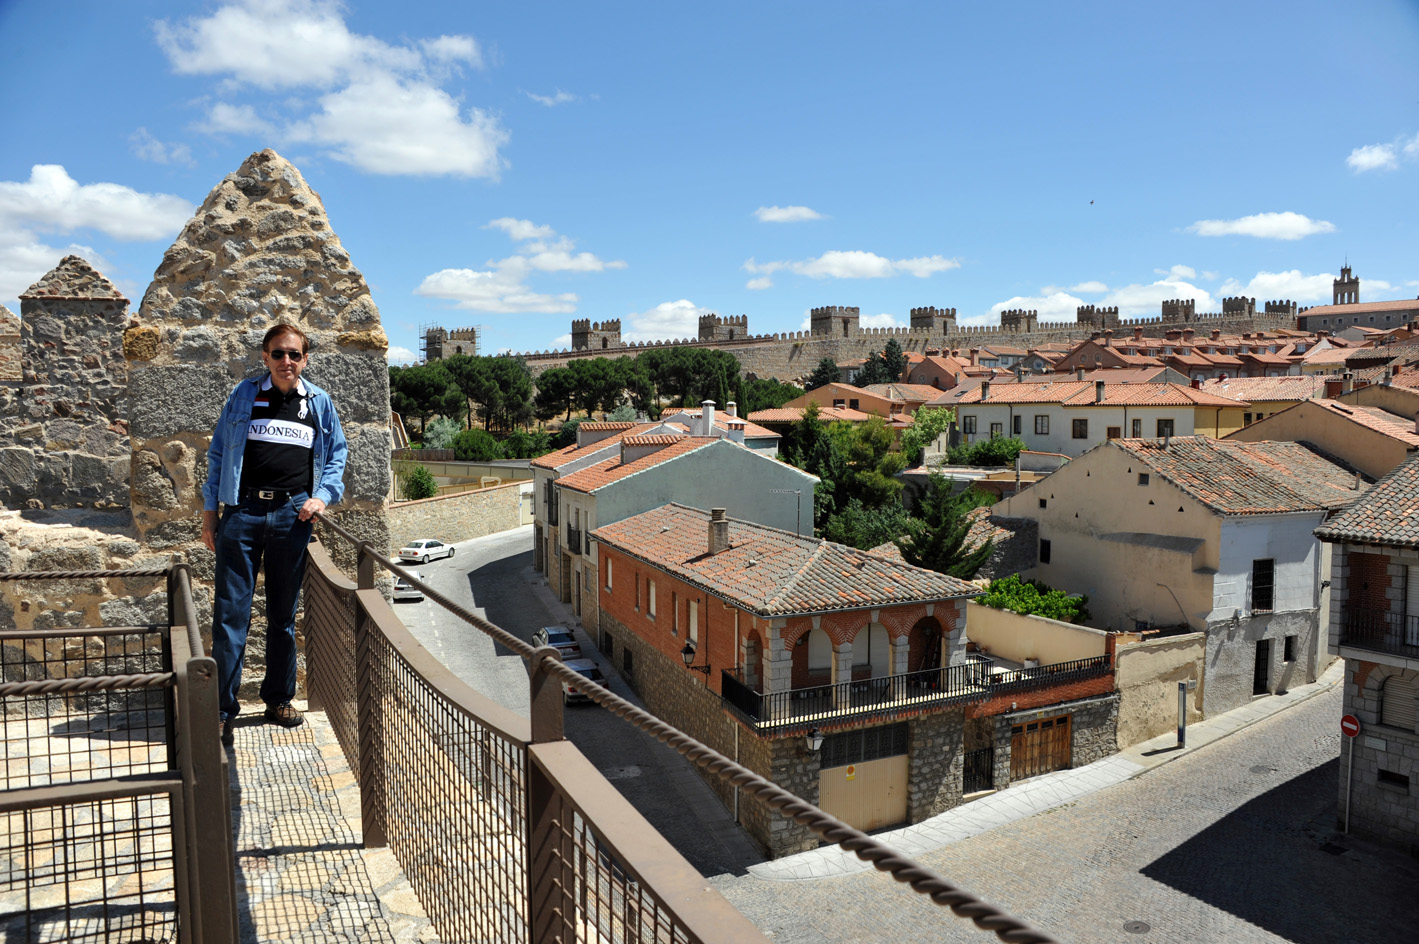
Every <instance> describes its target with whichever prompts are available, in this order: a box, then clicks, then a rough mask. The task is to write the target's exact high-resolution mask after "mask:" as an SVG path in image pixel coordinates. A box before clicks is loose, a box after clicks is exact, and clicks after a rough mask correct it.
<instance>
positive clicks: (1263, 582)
mask: <svg viewBox="0 0 1419 944" xmlns="http://www.w3.org/2000/svg"><path fill="white" fill-rule="evenodd" d="M1275 591H1276V561H1274V560H1270V559H1268V560H1254V561H1252V562H1251V611H1252V612H1253V613H1270V612H1271V606H1272V604H1273V603H1274V602H1275V597H1276V592H1275Z"/></svg>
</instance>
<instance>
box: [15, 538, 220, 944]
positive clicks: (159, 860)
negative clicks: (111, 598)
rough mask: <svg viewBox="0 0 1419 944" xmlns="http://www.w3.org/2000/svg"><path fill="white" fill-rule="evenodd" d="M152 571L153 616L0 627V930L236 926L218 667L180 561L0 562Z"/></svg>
mask: <svg viewBox="0 0 1419 944" xmlns="http://www.w3.org/2000/svg"><path fill="white" fill-rule="evenodd" d="M157 577H165V578H166V579H167V597H168V620H167V623H166V624H153V625H147V626H106V627H83V628H79V627H75V628H69V627H65V628H53V629H30V630H6V631H0V743H3V745H4V751H5V765H4V773H3V778H0V822H3V824H4V826H3V842H4V847H3V850H0V937H3V939H4V940H5V941H7V942H12V944H38V942H59V941H97V940H103V941H110V940H122V941H154V942H156V941H174V940H175V941H182V942H198V944H228V942H235V940H236V934H237V924H236V909H235V881H236V880H235V860H234V858H233V844H232V834H231V813H230V808H229V802H230V794H229V792H228V786H227V784H228V781H227V770H226V762H227V759H226V756H225V752H223V751H222V749H221V745H220V743H219V741H218V737H217V717H218V714H217V688H216V665H215V663H214V662H213V660H212V659H211V658H210V657H207V656H205V655H204V654H203V651H202V642H201V638H200V636H199V635H198V633H197V630H196V622H195V611H194V609H193V605H192V592H191V584H190V579H189V574H188V571H187V568H186V566H185V565H175V566H173V567H170V568H165V569H162V570H127V571H88V572H66V573H7V574H0V580H22V581H27V582H31V581H46V582H51V583H52V582H54V581H65V582H71V583H74V584H78V586H77V587H75V588H73V589H76V590H83V589H86V588H85V587H84V585H85V584H88V585H91V586H97V585H98V582H99V581H103V580H120V581H123V582H124V585H125V587H128V588H131V587H132V586H134V585H135V583H137V584H139V585H141V584H140V583H139V581H140V579H141V578H157ZM55 622H63V620H62V619H60V620H55ZM199 816H200V822H201V830H200V835H201V841H200V842H199V841H198V836H199ZM215 824H220V825H219V826H217V828H213V827H214V825H215Z"/></svg>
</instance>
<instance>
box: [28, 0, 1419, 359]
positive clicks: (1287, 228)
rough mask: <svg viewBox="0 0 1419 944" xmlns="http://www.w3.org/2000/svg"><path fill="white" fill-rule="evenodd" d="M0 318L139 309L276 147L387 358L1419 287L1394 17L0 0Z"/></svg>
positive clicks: (1023, 7) (1404, 48)
mask: <svg viewBox="0 0 1419 944" xmlns="http://www.w3.org/2000/svg"><path fill="white" fill-rule="evenodd" d="M0 35H3V36H4V37H5V38H6V39H7V40H8V42H6V44H5V46H6V50H7V53H8V55H7V63H6V66H7V72H8V74H9V75H10V77H11V78H10V81H8V82H5V83H3V85H2V86H0V119H3V124H4V127H5V128H6V129H7V130H8V132H9V134H8V140H9V142H10V143H9V146H7V147H6V148H4V149H3V153H0V302H3V303H4V304H6V305H7V306H9V307H10V308H11V309H12V310H15V311H16V312H18V310H19V308H18V302H17V301H16V297H17V296H18V294H19V293H20V292H21V291H23V289H24V288H25V287H27V286H28V285H29V284H31V283H32V282H33V281H34V280H35V279H37V278H38V277H39V276H40V275H42V274H43V273H44V272H45V271H47V270H48V269H49V268H50V267H52V266H53V265H54V263H56V262H57V261H58V260H59V258H60V257H61V256H62V255H63V254H65V253H66V252H71V251H72V252H78V253H79V254H81V255H84V256H85V257H87V258H89V259H90V260H91V261H93V262H94V263H95V264H96V265H97V266H98V267H99V268H100V269H101V270H102V271H103V272H104V273H105V274H106V275H108V276H109V277H110V278H111V279H112V280H113V281H114V282H115V283H116V284H117V285H118V286H119V287H120V288H121V289H122V290H123V291H124V292H125V293H126V294H128V295H129V297H130V298H131V299H132V300H133V308H134V309H135V310H136V308H137V306H138V302H139V300H140V299H141V297H142V293H143V290H144V288H145V287H146V286H147V283H148V281H149V279H150V278H151V276H152V272H153V270H154V269H155V268H156V267H157V265H158V262H159V261H160V259H161V257H162V253H163V251H164V250H165V249H166V248H167V246H168V245H169V244H170V243H171V242H172V240H173V238H175V236H176V235H177V233H178V231H179V230H180V228H181V226H182V224H183V223H184V222H185V221H186V219H187V218H188V216H189V215H190V214H191V212H192V211H193V209H195V207H196V205H197V204H198V203H200V202H201V200H202V199H203V198H204V197H205V196H206V194H207V192H208V191H209V190H210V189H211V188H212V187H213V186H215V185H216V183H217V182H218V181H220V180H221V178H222V177H223V176H225V175H226V174H228V173H230V172H231V171H233V170H235V169H236V168H237V166H238V165H239V164H240V163H241V161H242V160H243V159H244V158H245V157H246V156H247V155H248V154H250V153H251V152H252V151H255V150H258V149H261V148H264V147H272V148H275V149H276V150H277V151H278V152H280V153H281V154H282V155H283V156H285V157H286V158H288V159H290V160H291V161H293V162H294V163H295V164H296V165H297V166H298V167H299V168H300V169H301V171H302V173H303V174H304V175H305V177H306V179H307V180H308V181H309V182H310V184H311V185H312V186H313V187H314V188H315V189H316V190H317V191H318V192H319V193H320V194H321V197H322V198H323V199H324V201H325V205H326V209H327V211H328V212H329V215H330V219H331V222H332V224H333V226H334V228H335V231H336V232H337V233H338V234H339V235H340V237H341V239H342V241H343V242H344V244H345V246H346V248H347V249H348V250H349V251H350V253H351V256H352V258H353V259H354V262H355V264H356V265H357V266H359V267H360V269H361V270H362V271H363V272H364V273H365V276H366V278H367V279H368V280H369V282H370V284H371V287H372V289H373V292H374V298H375V301H376V303H377V304H378V305H379V307H380V310H381V313H382V315H383V320H384V324H385V329H386V331H387V332H388V334H389V337H390V343H391V346H392V349H391V355H392V357H393V358H394V359H396V360H398V359H407V358H408V357H411V356H412V355H413V353H414V352H415V351H417V348H418V340H417V336H418V327H419V326H420V325H423V324H431V323H437V324H442V325H444V326H447V327H450V328H453V327H463V326H468V325H481V326H484V327H485V328H486V333H485V335H484V341H483V350H484V352H485V353H492V352H496V351H498V350H505V349H512V350H517V351H522V350H541V349H546V348H549V347H552V346H554V345H565V344H566V343H567V338H568V330H569V323H570V321H571V319H572V318H583V317H584V318H591V319H593V320H603V319H606V318H621V319H622V324H623V333H624V335H625V336H626V337H628V338H631V339H642V340H644V339H659V338H665V337H683V336H686V335H693V333H694V331H695V319H696V317H697V316H698V315H699V314H700V313H702V312H705V311H716V312H719V313H721V314H734V315H738V314H747V315H748V316H749V324H750V328H751V330H753V331H756V332H770V331H789V330H798V329H800V328H801V327H805V326H806V319H807V313H808V309H810V308H812V307H816V306H819V305H856V306H858V307H860V308H861V309H862V313H863V320H864V322H865V323H868V324H880V325H888V324H905V323H906V322H907V319H908V314H909V310H910V309H911V308H912V307H915V306H919V305H936V306H940V307H954V308H956V309H957V311H958V314H959V317H960V320H961V321H962V322H964V323H992V322H997V321H998V320H999V312H1000V311H1001V310H1003V309H1005V308H1014V307H1026V308H1036V309H1038V310H1039V311H1040V314H1041V320H1046V321H1051V320H1072V319H1073V313H1074V306H1075V305H1078V304H1081V303H1093V304H1106V305H1118V306H1119V307H1120V309H1121V311H1122V314H1124V315H1125V316H1126V317H1137V316H1150V315H1156V314H1157V313H1158V303H1159V301H1160V300H1161V299H1163V298H1172V297H1192V298H1196V299H1197V300H1198V310H1199V311H1215V310H1218V309H1219V308H1220V305H1221V299H1222V297H1224V296H1226V295H1232V294H1245V295H1249V296H1254V297H1256V298H1258V299H1259V300H1264V299H1272V298H1290V299H1294V300H1296V301H1299V302H1301V303H1302V304H1318V303H1326V302H1328V301H1329V300H1330V280H1331V279H1332V278H1333V277H1334V276H1335V274H1336V273H1337V272H1338V270H1339V267H1340V265H1341V264H1342V263H1343V262H1344V261H1345V259H1346V258H1347V257H1348V259H1349V261H1350V263H1351V264H1352V265H1353V266H1354V268H1355V272H1356V274H1357V275H1358V276H1360V278H1361V279H1362V282H1361V293H1362V295H1361V297H1362V298H1363V299H1365V300H1376V299H1381V298H1404V297H1411V296H1414V295H1416V294H1419V267H1416V265H1415V255H1416V253H1415V250H1416V248H1419V242H1417V241H1416V226H1419V224H1416V213H1415V208H1416V207H1419V69H1416V67H1415V60H1414V51H1415V50H1416V49H1419V5H1416V4H1415V3H1413V2H1408V3H1399V2H1373V3H1368V2H1362V3H1357V4H1352V5H1348V6H1347V7H1343V8H1336V7H1334V6H1333V5H1326V4H1319V3H1306V2H1296V3H1290V4H1279V3H1269V4H1237V3H1195V4H1188V5H1184V6H1177V5H1158V4H1136V3H1134V4H1122V3H1120V4H1090V3H1072V4H1058V3H1015V4H970V5H965V4H962V5H948V4H941V3H919V4H918V3H886V4H877V5H873V6H872V7H868V6H867V5H864V4H838V3H824V2H819V3H812V4H810V3H772V2H771V3H754V4H738V3H720V4H715V5H713V6H712V8H711V7H703V6H699V7H691V6H690V5H686V4H667V3H663V2H662V3H644V4H585V3H580V4H571V3H537V4H533V3H523V4H486V5H485V4H463V3H458V4H455V3H437V2H420V0H407V2H404V3H400V4H375V3H371V2H364V0H350V2H347V3H344V4H337V3H328V2H314V0H287V2H276V0H225V2H208V3H177V2H169V0H124V2H121V3H113V2H92V3H79V2H72V3H55V2H51V0H0Z"/></svg>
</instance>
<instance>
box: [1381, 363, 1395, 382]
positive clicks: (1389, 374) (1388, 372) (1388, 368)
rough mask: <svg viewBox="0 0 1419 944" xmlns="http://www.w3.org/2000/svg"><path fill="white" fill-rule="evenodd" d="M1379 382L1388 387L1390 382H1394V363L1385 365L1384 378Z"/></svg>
mask: <svg viewBox="0 0 1419 944" xmlns="http://www.w3.org/2000/svg"><path fill="white" fill-rule="evenodd" d="M1380 382H1381V383H1383V384H1384V385H1385V386H1386V387H1388V386H1389V385H1390V384H1392V383H1394V365H1393V364H1387V365H1385V376H1384V380H1382V381H1380Z"/></svg>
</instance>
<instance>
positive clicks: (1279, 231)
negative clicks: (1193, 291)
mask: <svg viewBox="0 0 1419 944" xmlns="http://www.w3.org/2000/svg"><path fill="white" fill-rule="evenodd" d="M1187 231H1188V232H1189V233H1196V234H1197V235H1199V236H1254V237H1256V238H1257V239H1287V240H1293V239H1301V238H1303V237H1306V236H1314V235H1316V234H1317V233H1333V232H1335V224H1334V223H1330V222H1327V221H1326V220H1313V219H1311V218H1310V217H1308V216H1303V215H1302V214H1300V213H1293V212H1291V211H1289V210H1288V211H1286V212H1285V213H1255V214H1253V215H1251V216H1243V217H1240V218H1238V219H1235V220H1198V221H1197V222H1196V223H1193V224H1192V225H1191V226H1189V227H1188V228H1187ZM1188 271H1189V273H1190V274H1189V275H1188V278H1196V276H1197V273H1196V272H1193V271H1192V270H1191V269H1188Z"/></svg>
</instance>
